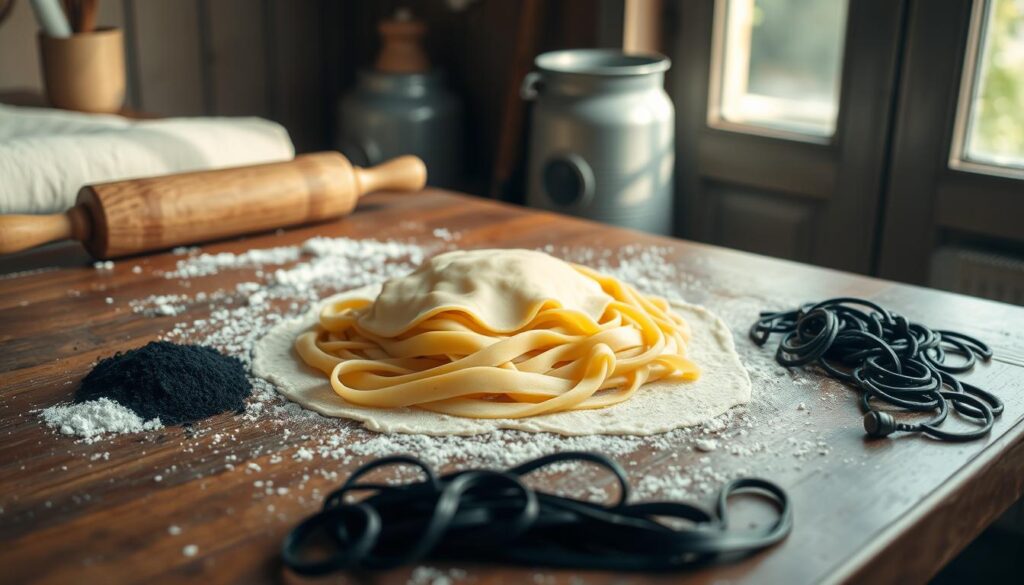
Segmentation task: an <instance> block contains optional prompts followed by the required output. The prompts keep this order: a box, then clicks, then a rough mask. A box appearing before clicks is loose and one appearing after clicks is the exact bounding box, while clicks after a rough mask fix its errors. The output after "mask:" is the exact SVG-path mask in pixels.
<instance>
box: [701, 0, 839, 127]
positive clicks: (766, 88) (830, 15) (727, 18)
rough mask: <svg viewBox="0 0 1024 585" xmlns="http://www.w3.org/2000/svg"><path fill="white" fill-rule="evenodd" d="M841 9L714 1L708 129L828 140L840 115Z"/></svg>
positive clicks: (809, 2)
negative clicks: (728, 128)
mask: <svg viewBox="0 0 1024 585" xmlns="http://www.w3.org/2000/svg"><path fill="white" fill-rule="evenodd" d="M846 4H847V3H846V0H719V2H718V3H717V5H716V11H717V12H718V17H716V19H715V22H716V26H717V27H718V28H719V30H716V31H715V37H716V39H715V42H714V53H715V55H714V60H713V62H712V85H711V87H712V88H713V89H712V92H713V95H712V96H711V99H710V100H709V104H711V106H712V107H711V108H709V113H710V114H711V115H710V118H711V119H710V120H709V122H710V123H711V124H712V125H718V126H722V125H723V123H724V125H730V123H731V124H738V125H743V126H746V127H747V130H748V131H750V130H751V129H754V131H756V129H757V128H761V129H769V130H779V131H782V132H785V133H793V134H796V135H797V137H800V136H801V135H802V136H803V137H804V138H807V137H810V138H812V139H818V140H821V139H827V138H829V137H831V136H832V135H833V134H834V133H835V128H836V115H837V113H838V111H839V85H840V75H841V69H842V58H843V46H844V39H845V31H846V12H847V6H846ZM723 16H724V18H723ZM716 92H717V94H718V95H717V96H716V95H714V93H716Z"/></svg>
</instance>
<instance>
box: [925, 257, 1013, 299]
mask: <svg viewBox="0 0 1024 585" xmlns="http://www.w3.org/2000/svg"><path fill="white" fill-rule="evenodd" d="M930 284H931V286H933V287H935V288H941V289H945V290H950V291H953V292H958V293H963V294H966V295H972V296H976V297H983V298H986V299H992V300H996V301H1003V302H1004V303H1013V304H1015V305H1024V259H1022V258H1017V257H1014V256H1009V255H1005V254H997V253H994V252H987V251H983V250H978V249H971V248H961V247H958V246H943V247H941V248H939V249H938V250H936V251H935V252H934V253H933V254H932V265H931V278H930Z"/></svg>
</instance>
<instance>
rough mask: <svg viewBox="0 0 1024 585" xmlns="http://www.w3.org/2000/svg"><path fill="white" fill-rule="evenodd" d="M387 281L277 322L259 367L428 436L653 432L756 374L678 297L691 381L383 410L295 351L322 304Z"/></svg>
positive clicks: (282, 387) (743, 386)
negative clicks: (459, 409) (509, 402)
mask: <svg viewBox="0 0 1024 585" xmlns="http://www.w3.org/2000/svg"><path fill="white" fill-rule="evenodd" d="M380 290H381V287H380V285H372V286H368V287H363V288H359V289H356V290H352V291H348V292H345V293H342V294H339V295H335V296H334V297H331V298H328V299H326V300H324V301H322V302H321V304H320V305H318V306H316V307H314V308H313V309H311V310H310V311H309V312H308V313H306V314H305V315H303V316H302V317H299V318H296V319H292V320H288V321H284V322H282V323H280V324H278V325H277V326H276V327H274V328H273V329H272V330H271V331H270V332H269V333H268V334H267V335H266V336H265V337H264V338H263V339H261V340H260V341H259V342H258V343H257V345H256V348H255V350H254V355H253V373H255V374H256V375H257V376H259V377H261V378H264V379H265V380H267V381H269V382H271V383H272V384H274V385H275V386H276V387H277V389H278V391H279V392H280V393H281V394H283V395H284V396H285V397H287V398H288V399H289V400H292V401H294V402H296V403H298V404H299V405H301V406H303V407H304V408H308V409H310V410H314V411H316V412H318V413H320V414H322V415H324V416H329V417H337V418H347V419H352V420H355V421H359V422H361V423H363V425H364V426H365V427H366V428H368V429H370V430H374V431H379V432H385V433H411V434H423V435H475V434H480V433H488V432H491V431H494V430H497V429H516V430H522V431H533V432H550V433H557V434H561V435H653V434H658V433H664V432H667V431H670V430H672V429H676V428H680V427H688V426H692V425H696V424H700V423H703V422H705V421H707V420H710V419H712V418H714V417H716V416H718V415H719V414H722V413H723V412H725V411H727V410H728V409H730V408H732V407H734V406H737V405H740V404H745V403H747V402H749V401H750V392H751V384H750V376H749V375H748V374H747V370H746V369H745V368H744V367H743V364H742V363H741V362H740V358H739V355H738V354H737V353H736V348H735V346H734V344H733V339H732V334H731V333H730V332H729V328H728V327H727V326H726V325H725V323H724V322H723V321H722V320H721V319H719V318H718V317H717V316H716V315H714V314H713V313H711V312H710V311H708V310H707V309H705V308H704V307H700V306H698V305H691V304H688V303H683V302H679V301H673V302H672V308H673V309H674V310H675V311H676V312H677V313H678V314H679V315H680V316H682V317H683V318H684V319H686V321H687V322H688V323H689V325H690V327H691V330H692V337H691V339H690V343H689V345H688V346H687V356H688V357H689V358H690V359H692V360H693V361H695V362H696V363H697V364H698V365H699V366H700V368H701V375H700V378H699V379H697V380H694V381H687V382H664V381H659V382H653V383H650V384H645V385H644V386H642V387H641V388H640V389H639V390H637V392H636V394H635V395H633V397H632V398H630V399H629V400H627V401H625V402H623V403H621V404H617V405H614V406H610V407H608V408H602V409H595V410H575V411H568V412H559V413H554V414H546V415H540V416H534V417H528V418H521V419H471V418H463V417H456V416H449V415H444V414H437V413H433V412H429V411H426V410H421V409H416V408H395V409H381V408H368V407H363V406H357V405H354V404H351V403H348V402H346V401H345V400H344V399H342V398H341V397H340V396H338V395H337V394H335V393H334V390H332V389H331V385H330V382H329V381H328V380H327V379H325V378H324V376H323V374H322V373H320V372H319V371H317V370H314V369H313V368H311V367H309V366H307V365H306V364H305V363H303V362H302V360H301V359H300V358H299V357H298V355H296V354H295V350H294V349H293V347H292V346H293V344H294V342H295V337H296V336H297V335H298V334H299V333H301V332H303V331H305V330H306V329H308V328H310V327H312V326H313V325H315V324H316V323H317V321H318V316H319V314H320V308H321V307H322V306H323V305H324V304H327V303H330V302H335V301H337V300H342V299H349V298H370V299H372V298H376V297H377V295H378V294H379V293H380Z"/></svg>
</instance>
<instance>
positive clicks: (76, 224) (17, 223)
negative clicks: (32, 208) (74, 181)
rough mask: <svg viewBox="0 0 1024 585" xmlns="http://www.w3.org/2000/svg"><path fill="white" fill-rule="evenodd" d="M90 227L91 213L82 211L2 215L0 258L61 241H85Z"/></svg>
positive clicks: (70, 210) (74, 209) (74, 208)
mask: <svg viewBox="0 0 1024 585" xmlns="http://www.w3.org/2000/svg"><path fill="white" fill-rule="evenodd" d="M91 227H92V226H91V225H90V218H89V215H88V211H86V210H85V209H83V208H81V207H72V208H71V209H69V210H68V211H67V212H66V213H54V214H52V215H0V254H10V253H12V252H20V251H22V250H27V249H29V248H34V247H36V246H39V245H42V244H47V243H50V242H57V241H60V240H67V239H74V240H79V241H85V240H86V239H88V238H89V235H90V233H91Z"/></svg>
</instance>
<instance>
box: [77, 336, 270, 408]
mask: <svg viewBox="0 0 1024 585" xmlns="http://www.w3.org/2000/svg"><path fill="white" fill-rule="evenodd" d="M251 393H252V385H251V384H250V383H249V379H248V378H247V377H246V375H245V368H244V367H243V366H242V362H241V361H240V360H238V358H234V357H229V356H226V355H223V354H221V353H220V352H218V351H217V350H215V349H213V348H211V347H206V346H203V345H180V344H177V343H170V342H167V341H154V342H151V343H149V344H148V345H146V346H144V347H140V348H138V349H133V350H131V351H127V352H124V353H118V354H116V355H113V356H111V357H108V358H105V359H103V360H101V361H100V362H99V363H97V364H96V367H95V368H93V370H92V371H91V372H89V374H88V375H86V376H85V378H84V379H83V380H82V385H81V386H80V387H79V388H78V391H77V392H76V393H75V402H86V401H88V400H96V399H98V398H109V399H111V400H114V401H116V402H119V403H120V404H121V405H123V406H125V407H127V408H129V409H131V410H133V411H135V413H136V414H138V415H139V416H140V417H142V418H143V419H144V420H150V419H153V418H159V419H160V422H162V423H163V424H165V425H176V424H183V423H191V422H195V421H197V420H201V419H204V418H207V417H210V416H213V415H215V414H219V413H221V412H227V411H236V412H237V411H240V410H242V409H243V408H244V405H245V399H246V398H248V397H249V395H250V394H251Z"/></svg>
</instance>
